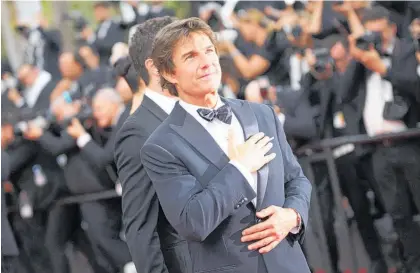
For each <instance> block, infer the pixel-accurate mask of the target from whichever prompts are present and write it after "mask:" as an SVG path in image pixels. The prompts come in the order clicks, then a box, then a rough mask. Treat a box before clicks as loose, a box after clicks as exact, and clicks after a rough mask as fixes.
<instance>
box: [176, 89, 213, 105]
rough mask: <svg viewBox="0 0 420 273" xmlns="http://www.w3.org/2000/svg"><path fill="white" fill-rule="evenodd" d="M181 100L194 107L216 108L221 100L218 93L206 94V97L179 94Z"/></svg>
mask: <svg viewBox="0 0 420 273" xmlns="http://www.w3.org/2000/svg"><path fill="white" fill-rule="evenodd" d="M179 98H180V99H181V100H183V101H184V102H186V103H189V104H192V105H196V106H200V107H206V108H214V107H216V104H217V101H218V100H219V94H218V93H217V91H214V92H212V93H209V94H206V95H205V96H204V97H192V96H189V95H186V94H179Z"/></svg>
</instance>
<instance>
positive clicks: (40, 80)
mask: <svg viewBox="0 0 420 273" xmlns="http://www.w3.org/2000/svg"><path fill="white" fill-rule="evenodd" d="M50 81H51V74H50V73H48V72H47V71H43V70H42V71H40V72H39V75H38V77H37V78H36V80H35V82H34V84H33V85H32V86H31V87H28V88H26V89H25V90H24V91H23V98H22V99H21V100H19V101H18V102H17V103H16V107H19V108H20V107H22V106H23V105H24V103H25V102H26V104H27V105H28V107H29V108H32V107H34V105H35V103H36V102H37V101H38V98H39V96H40V95H41V93H42V91H43V90H44V88H45V86H47V84H48V83H49V82H50Z"/></svg>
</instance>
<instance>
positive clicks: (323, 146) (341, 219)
mask: <svg viewBox="0 0 420 273" xmlns="http://www.w3.org/2000/svg"><path fill="white" fill-rule="evenodd" d="M410 138H420V128H415V129H409V130H406V131H404V132H400V133H392V134H384V135H380V136H375V137H369V136H367V135H353V136H344V137H337V138H332V139H324V140H321V141H317V142H313V143H310V144H307V145H304V146H302V147H301V148H299V149H297V150H296V151H295V154H296V155H297V156H298V157H299V161H300V162H301V164H302V165H304V166H305V168H304V169H305V170H306V171H305V174H306V175H307V177H308V178H309V180H310V181H314V175H313V168H312V166H311V164H312V163H315V162H321V161H324V162H325V163H326V164H327V167H328V175H329V178H330V182H331V188H332V192H333V196H334V204H335V206H336V209H337V218H338V219H336V220H337V221H338V223H339V225H340V226H341V228H342V229H343V233H342V234H341V236H343V237H345V240H346V241H347V242H350V245H349V247H350V248H351V253H352V257H351V260H352V268H351V270H352V272H357V270H358V265H357V259H356V255H355V250H354V249H353V246H352V241H353V240H352V238H351V236H350V232H349V229H348V225H347V216H346V214H345V211H344V208H343V206H342V203H341V201H342V196H343V195H342V193H341V187H340V183H339V179H338V174H337V170H336V166H335V159H334V156H333V149H334V148H336V147H338V146H341V145H345V144H369V143H379V142H383V141H389V140H392V141H395V140H402V139H410ZM117 197H120V194H118V193H117V191H116V190H113V189H112V190H107V191H103V192H98V193H89V194H82V195H77V196H68V197H64V198H61V199H59V200H57V201H56V202H55V204H56V205H67V204H74V203H83V202H89V201H96V200H103V199H110V198H117ZM312 197H313V198H312V204H311V207H312V209H313V211H314V213H316V214H318V215H319V214H320V213H322V212H321V210H320V206H319V204H318V198H317V196H316V195H314V194H313V195H312ZM9 211H14V209H13V208H12V209H11V210H9ZM315 225H316V228H317V229H319V231H320V232H319V235H320V238H319V239H320V240H321V242H322V243H321V245H322V248H323V249H322V252H323V253H325V254H324V255H326V256H325V261H324V272H325V273H333V272H332V266H331V265H332V264H331V259H330V258H329V255H328V249H327V241H326V238H325V229H324V227H323V223H322V221H321V220H319V219H318V220H317V221H316V223H315Z"/></svg>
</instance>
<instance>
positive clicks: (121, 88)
mask: <svg viewBox="0 0 420 273" xmlns="http://www.w3.org/2000/svg"><path fill="white" fill-rule="evenodd" d="M115 90H117V92H118V93H119V94H120V96H121V98H122V100H123V101H124V103H127V102H129V101H130V100H131V99H132V97H133V92H132V91H131V88H130V86H129V85H128V83H127V81H126V80H125V79H124V78H123V77H120V78H119V79H118V81H117V85H116V86H115Z"/></svg>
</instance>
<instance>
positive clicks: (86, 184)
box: [25, 97, 130, 272]
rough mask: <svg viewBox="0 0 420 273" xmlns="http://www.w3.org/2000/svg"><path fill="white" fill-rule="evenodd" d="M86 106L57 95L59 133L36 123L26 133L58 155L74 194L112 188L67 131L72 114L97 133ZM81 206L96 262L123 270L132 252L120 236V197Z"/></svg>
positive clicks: (55, 109)
mask: <svg viewBox="0 0 420 273" xmlns="http://www.w3.org/2000/svg"><path fill="white" fill-rule="evenodd" d="M87 108H88V106H86V105H82V104H81V103H80V102H79V101H76V102H71V103H69V102H66V99H64V98H63V97H58V98H57V99H56V100H55V102H54V103H53V104H52V108H51V110H52V112H53V113H54V115H55V116H56V119H57V121H58V123H59V124H61V127H62V129H63V130H62V131H61V132H59V133H58V135H57V133H56V134H54V133H52V132H49V131H44V130H43V129H42V128H40V127H37V126H36V125H34V126H30V128H29V130H28V132H26V133H25V137H26V138H28V139H31V140H35V141H37V142H38V143H39V144H40V145H41V146H42V147H43V149H45V150H46V151H47V152H48V153H50V154H51V155H53V156H55V157H57V160H58V161H59V162H60V163H61V167H62V168H63V171H64V176H65V178H66V182H67V186H68V188H69V190H70V192H71V193H72V194H84V193H93V192H100V191H104V190H107V189H110V188H113V184H114V183H113V181H111V179H110V177H109V175H108V173H107V172H106V170H105V169H104V168H99V167H98V166H97V165H95V164H93V163H92V162H91V161H89V160H88V159H87V158H86V157H85V155H83V154H82V152H81V149H80V148H79V147H78V142H77V141H76V140H75V139H74V138H73V137H72V136H71V135H69V133H68V132H67V130H68V129H69V128H72V126H70V127H69V124H70V123H71V121H72V120H73V118H77V119H79V120H81V121H80V123H81V124H84V126H85V127H86V129H85V130H86V131H87V132H89V133H90V135H95V132H96V130H95V128H94V126H93V123H92V118H91V112H90V111H89V109H87ZM101 124H102V123H101ZM69 131H71V130H69ZM79 144H80V143H79ZM80 210H81V214H82V219H83V222H84V223H86V225H85V226H84V229H85V231H86V233H87V235H88V237H89V240H90V241H91V243H92V247H93V251H94V253H95V256H96V262H97V263H98V264H99V266H100V267H102V268H103V269H104V270H105V272H114V271H115V270H121V269H122V268H123V267H124V266H125V265H126V264H127V263H128V262H129V261H130V256H129V253H128V250H127V247H126V245H125V243H124V242H123V241H122V240H120V239H119V225H120V221H121V219H120V218H121V217H120V214H121V213H120V211H121V207H120V205H119V201H118V199H108V200H99V201H92V202H84V203H81V204H80ZM67 236H70V235H67ZM100 249H101V250H100Z"/></svg>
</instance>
